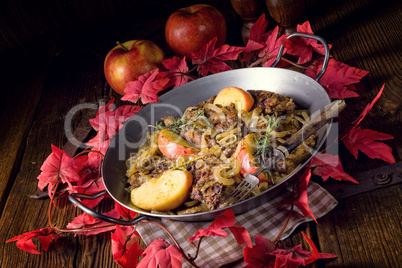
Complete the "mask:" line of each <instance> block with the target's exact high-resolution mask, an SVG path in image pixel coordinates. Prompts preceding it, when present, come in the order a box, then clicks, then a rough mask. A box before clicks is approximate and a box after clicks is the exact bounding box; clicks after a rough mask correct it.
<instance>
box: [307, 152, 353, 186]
mask: <svg viewBox="0 0 402 268" xmlns="http://www.w3.org/2000/svg"><path fill="white" fill-rule="evenodd" d="M310 167H311V168H313V171H312V174H314V175H317V176H320V177H322V179H323V180H324V181H326V180H327V179H328V178H329V177H331V178H333V179H335V180H337V181H342V180H344V181H350V182H353V183H356V184H359V182H358V181H357V180H355V179H354V178H353V177H351V176H350V175H348V174H347V173H345V171H344V170H343V167H342V164H341V161H340V159H339V155H330V154H317V155H315V156H314V158H313V159H312V161H311V164H310Z"/></svg>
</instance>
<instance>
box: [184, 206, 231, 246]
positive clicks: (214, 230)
mask: <svg viewBox="0 0 402 268" xmlns="http://www.w3.org/2000/svg"><path fill="white" fill-rule="evenodd" d="M235 222H236V218H235V216H234V214H233V211H232V210H230V209H229V210H226V211H225V213H223V215H218V216H217V217H216V218H215V220H214V221H213V222H212V223H211V225H209V226H208V228H206V229H200V230H198V231H197V232H196V233H195V234H194V235H193V236H192V237H190V238H189V239H188V241H189V242H190V243H192V242H194V241H195V240H198V239H200V238H201V237H208V236H222V237H227V236H228V233H227V232H225V231H224V230H223V229H224V228H228V227H231V226H233V225H234V224H235Z"/></svg>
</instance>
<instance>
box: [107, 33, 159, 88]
mask: <svg viewBox="0 0 402 268" xmlns="http://www.w3.org/2000/svg"><path fill="white" fill-rule="evenodd" d="M165 58H166V56H165V53H164V52H163V51H162V49H161V48H160V47H159V46H157V45H156V44H155V43H153V42H152V41H149V40H131V41H127V42H124V43H122V44H120V43H118V45H117V46H115V47H114V48H113V49H112V50H110V51H109V53H108V54H107V55H106V58H105V62H104V65H103V69H104V72H105V77H106V80H107V82H108V83H109V85H110V86H111V87H112V88H113V89H114V90H115V91H116V92H117V93H119V94H120V95H124V88H125V87H126V84H127V82H129V81H135V80H137V79H138V77H139V76H141V75H143V74H145V73H147V72H149V71H151V70H153V69H156V68H158V67H162V66H163V65H162V61H163V60H164V59H165Z"/></svg>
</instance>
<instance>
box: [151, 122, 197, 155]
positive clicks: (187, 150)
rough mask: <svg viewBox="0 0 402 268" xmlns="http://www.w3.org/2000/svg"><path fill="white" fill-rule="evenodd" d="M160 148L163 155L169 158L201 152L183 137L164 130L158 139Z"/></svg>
mask: <svg viewBox="0 0 402 268" xmlns="http://www.w3.org/2000/svg"><path fill="white" fill-rule="evenodd" d="M158 146H159V150H160V151H161V153H162V154H163V155H164V156H166V157H169V158H172V159H176V158H178V157H179V156H183V155H191V154H196V153H198V152H199V151H200V150H199V149H197V148H195V147H193V146H191V144H190V143H188V142H187V141H186V140H185V139H184V138H183V137H181V136H180V135H177V134H176V133H173V132H172V131H170V130H167V129H162V130H161V132H160V133H159V137H158Z"/></svg>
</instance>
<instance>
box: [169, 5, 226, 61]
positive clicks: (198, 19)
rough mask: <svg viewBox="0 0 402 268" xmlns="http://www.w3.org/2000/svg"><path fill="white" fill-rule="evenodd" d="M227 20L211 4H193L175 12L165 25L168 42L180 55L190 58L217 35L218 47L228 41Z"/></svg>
mask: <svg viewBox="0 0 402 268" xmlns="http://www.w3.org/2000/svg"><path fill="white" fill-rule="evenodd" d="M226 33H227V27H226V21H225V18H224V17H223V16H222V14H221V13H220V12H219V11H218V10H217V9H216V8H214V7H212V6H210V5H204V4H199V5H193V6H189V7H185V8H181V9H179V10H177V11H175V12H173V13H172V14H171V15H170V17H169V18H168V20H167V22H166V26H165V37H166V42H167V44H168V45H169V47H170V48H171V50H172V51H173V52H174V53H175V54H176V55H178V56H186V58H189V57H190V56H191V53H194V52H197V51H199V50H200V49H201V48H202V46H204V45H205V44H206V43H208V42H209V41H211V40H212V38H214V37H217V41H216V45H215V46H216V47H219V46H222V45H224V44H225V42H226Z"/></svg>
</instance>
